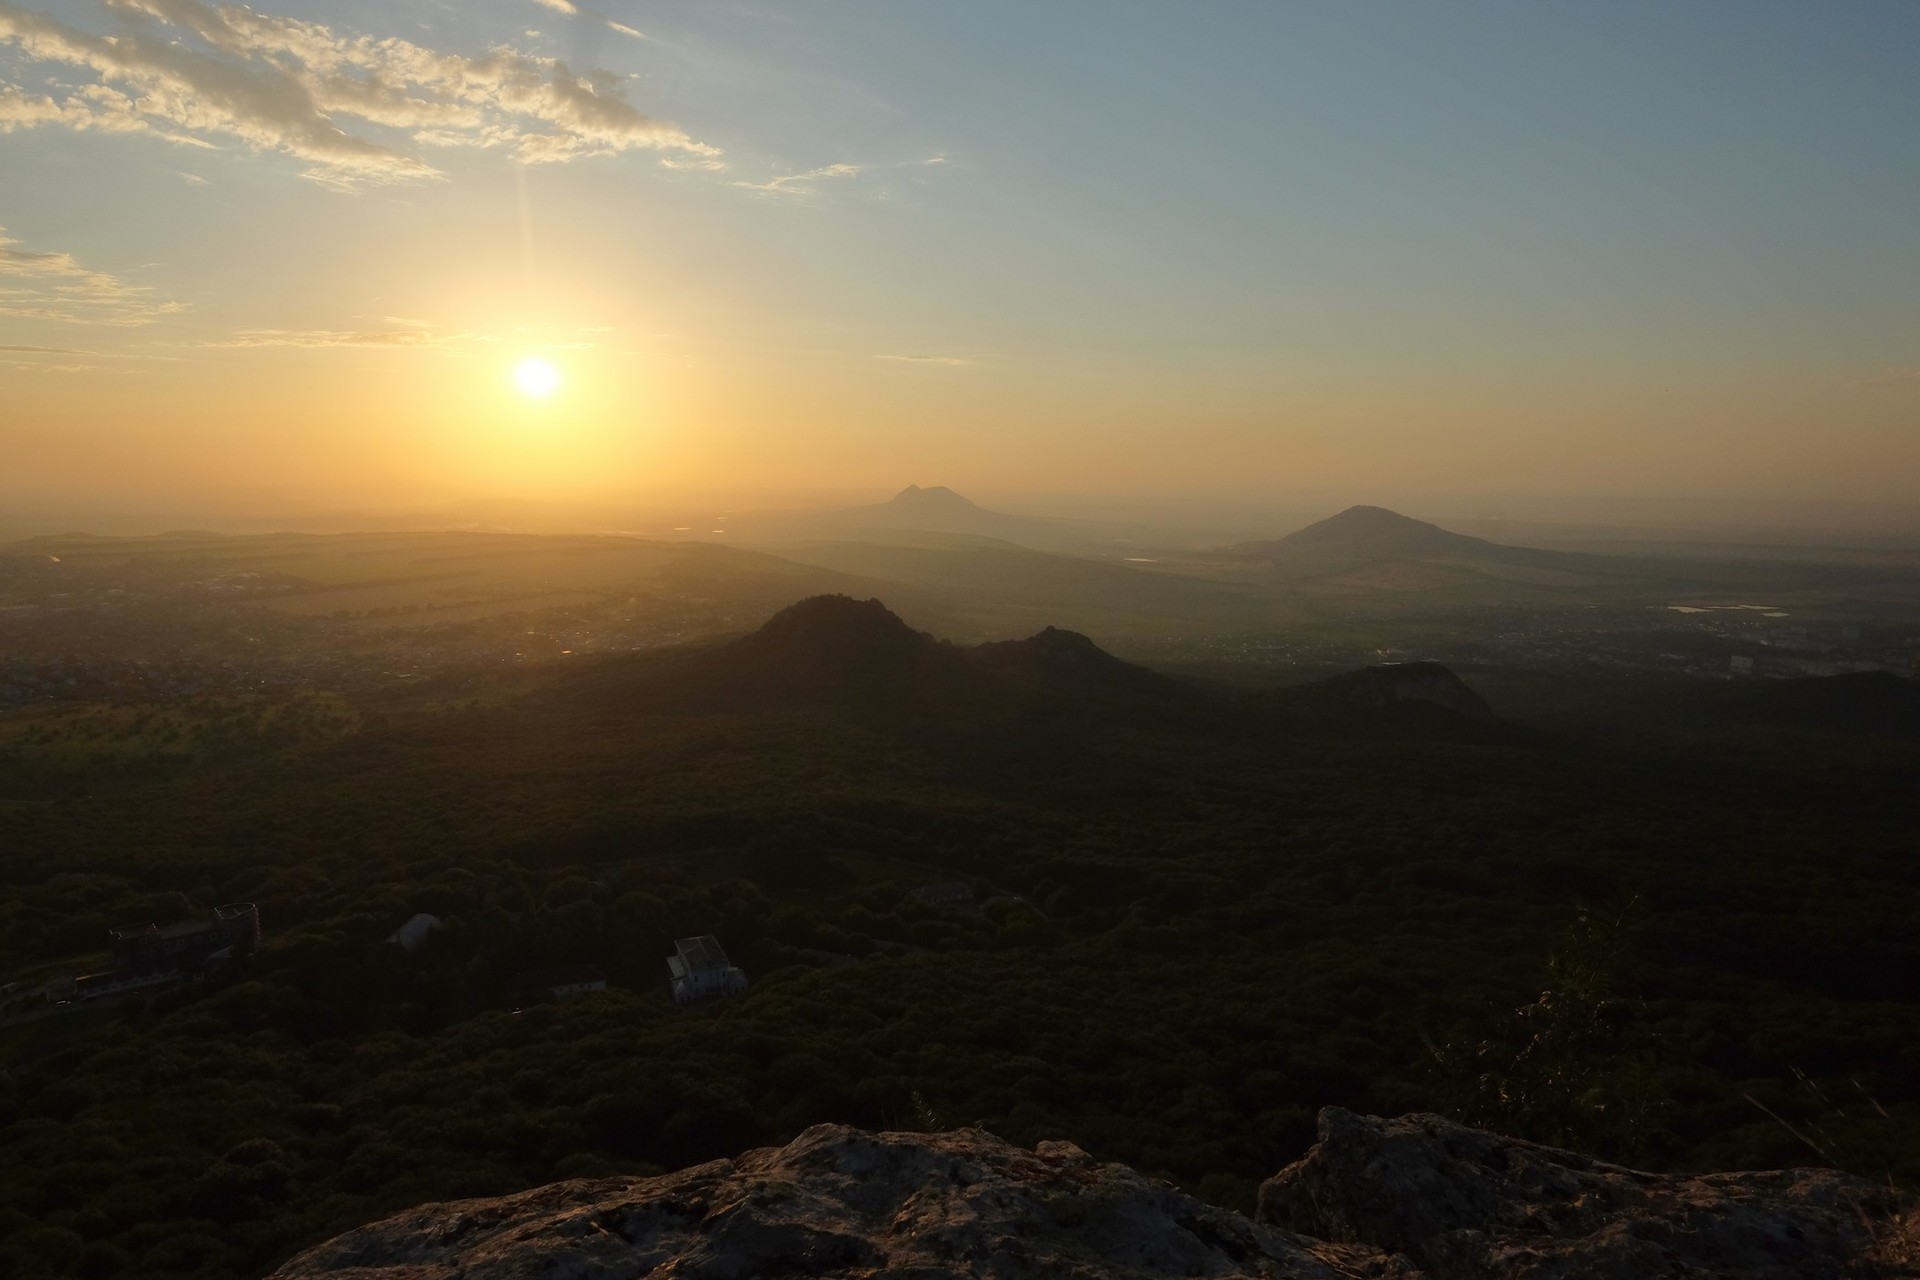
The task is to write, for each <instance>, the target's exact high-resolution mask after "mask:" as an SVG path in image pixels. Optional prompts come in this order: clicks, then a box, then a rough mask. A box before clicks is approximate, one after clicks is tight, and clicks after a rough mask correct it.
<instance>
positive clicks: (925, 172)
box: [0, 0, 1920, 509]
mask: <svg viewBox="0 0 1920 1280" xmlns="http://www.w3.org/2000/svg"><path fill="white" fill-rule="evenodd" d="M595 2H596V4H598V5H599V6H600V7H597V8H592V7H588V6H587V5H586V4H584V3H575V2H574V0H459V2H458V3H456V2H454V0H380V2H379V3H374V2H372V0H268V2H267V3H266V4H264V5H263V7H261V8H258V9H252V8H247V7H244V6H240V5H218V4H210V3H203V2H202V0H0V501H3V500H8V497H9V495H10V497H11V500H14V501H23V500H29V499H30V500H33V501H39V502H48V501H55V500H58V499H61V498H72V499H74V500H75V501H80V500H89V501H93V502H95V503H101V502H106V503H114V502H125V503H130V504H133V503H139V502H143V501H151V500H154V499H156V498H157V497H162V496H165V497H170V498H171V499H173V500H176V501H179V502H186V503H192V502H202V503H205V504H209V505H210V506H212V505H217V504H219V503H221V502H232V501H242V500H244V501H247V502H251V503H254V504H256V505H258V504H263V503H264V504H268V505H271V504H275V503H284V504H287V505H288V506H289V507H290V508H291V507H293V506H301V505H305V506H308V507H312V506H325V505H328V504H332V505H352V506H357V507H363V508H367V509H402V508H407V507H410V506H419V505H423V504H431V503H436V502H443V501H451V500H461V499H468V498H475V497H499V498H503V499H515V500H530V501H531V500H538V501H568V500H574V499H581V500H585V499H587V498H589V497H591V498H594V499H602V498H607V497H612V496H618V495H622V494H660V493H669V492H674V491H689V492H691V491H698V492H701V493H712V494H731V495H736V496H738V497H739V498H741V499H747V498H750V497H752V496H754V495H762V496H766V495H801V494H810V493H812V494H826V493H832V494H839V495H849V496H853V495H864V496H866V497H867V498H868V499H869V500H872V499H874V498H879V497H884V496H886V494H888V493H890V492H892V491H893V490H895V489H897V488H899V487H901V486H902V485H904V484H906V483H909V482H917V483H921V484H947V485H951V486H953V487H955V488H958V489H960V490H962V491H963V492H968V493H975V494H978V493H985V494H989V495H994V494H1018V493H1022V492H1034V493H1042V492H1044V493H1051V494H1093V495H1099V494H1111V495H1136V496H1137V495H1150V494H1166V495H1173V496H1183V497H1195V496H1203V495H1239V496H1246V495H1258V494H1261V493H1266V492H1274V493H1278V492H1295V491H1314V492H1325V493H1330V494H1331V493H1338V494H1342V495H1347V496H1348V497H1349V498H1350V500H1351V501H1355V502H1364V501H1371V500H1377V495H1379V494H1381V493H1388V492H1391V493H1396V494H1398V493H1408V492H1413V493H1421V492H1429V493H1434V494H1441V493H1455V494H1459V493H1474V492H1496V491H1497V492H1503V493H1510V494H1518V495H1525V496H1528V497H1530V498H1531V499H1532V500H1535V501H1538V502H1546V503H1551V502H1552V501H1554V500H1556V499H1557V498H1560V497H1566V498H1569V499H1570V498H1573V497H1577V496H1582V495H1589V496H1590V495H1596V494H1598V495H1618V496H1623V497H1635V498H1657V499H1668V500H1689V501H1692V500H1697V501H1700V502H1702V503H1709V502H1725V501H1745V502H1762V503H1764V502H1772V501H1781V502H1786V501H1805V502H1821V503H1828V504H1831V503H1836V502H1838V503H1846V502H1860V503H1879V504H1889V503H1893V504H1898V503H1903V502H1912V501H1913V500H1914V498H1915V495H1920V146H1916V145H1915V143H1914V140H1915V139H1916V138H1920V76H1915V75H1914V74H1913V68H1912V51H1913V50H1914V49H1915V48H1916V47H1920V5H1914V4H1912V3H1907V2H1904V0H1903V2H1900V3H1887V4H1875V3H1866V2H1864V0H1861V2H1855V3H1847V4H1839V5H1807V4H1770V3H1763V2H1761V0H1743V2H1741V3H1725V4H1721V3H1706V2H1698V3H1689V4H1685V5H1655V4H1643V3H1633V4H1627V3H1592V4H1584V5H1538V4H1531V3H1511V4H1477V3H1455V4H1431V3H1384V2H1382V3H1352V4H1279V3H1268V2H1264V0H1263V2H1259V3H1254V2H1247V3H1230V2H1221V3H1209V4H1203V5H1192V4H1172V3H1160V4H1142V3H1122V2H1117V0H1106V2H1103V3H1097V4H1095V3H1087V4H1080V3H1066V2H1056V3H1048V4H1045V5H1035V4H1031V3H1017V4H1000V3H983V2H979V0H970V2H969V3H966V4H953V3H931V2H916V0H896V2H892V3H881V2H880V0H872V2H870V3H841V2H836V0H816V2H812V3H808V4H805V5H761V4H749V3H733V2H730V0H703V2H702V3H699V4H677V5H661V4H651V3H640V2H638V0H595ZM530 359H538V360H545V361H547V362H548V363H549V365H550V366H551V369H552V371H553V372H554V374H556V375H557V377H558V379H559V386H558V388H557V389H556V390H554V391H553V393H552V394H550V395H547V396H544V397H538V396H532V395H528V394H526V393H525V392H523V391H522V390H521V389H520V388H519V386H518V385H517V384H516V380H515V372H516V370H517V369H519V368H520V367H521V366H522V365H523V363H524V362H525V361H528V360H530Z"/></svg>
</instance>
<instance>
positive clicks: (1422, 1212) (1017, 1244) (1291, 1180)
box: [269, 1107, 1915, 1280]
mask: <svg viewBox="0 0 1920 1280" xmlns="http://www.w3.org/2000/svg"><path fill="white" fill-rule="evenodd" d="M1910 1200H1911V1197H1909V1196H1905V1195H1902V1194H1900V1193H1898V1192H1896V1191H1894V1190H1892V1189H1891V1188H1888V1187H1885V1186H1881V1185H1879V1184H1877V1183H1874V1182H1872V1181H1869V1180H1867V1179H1865V1178H1858V1177H1854V1176H1852V1175H1850V1174H1845V1173H1837V1172H1834V1171H1833V1170H1830V1169H1790V1170H1781V1171H1772V1172H1764V1173H1714V1174H1701V1175H1692V1176H1689V1175H1662V1174H1653V1173H1641V1172H1639V1171H1636V1170H1633V1169H1627V1168H1622V1167H1621V1166H1619V1165H1611V1164H1604V1163H1602V1162H1600V1161H1598V1160H1593V1159H1590V1158H1588V1157H1586V1156H1581V1155H1576V1154H1575V1153H1573V1152H1570V1151H1561V1150H1557V1149H1555V1148H1552V1147H1544V1146H1539V1145H1537V1144H1535V1143H1531V1142H1522V1141H1519V1140H1517V1139H1513V1138H1503V1137H1501V1136H1499V1135H1497V1134H1492V1133H1487V1132H1485V1131H1483V1130H1479V1129H1470V1128H1467V1127H1466V1126H1465V1125H1460V1124H1455V1123H1453V1122H1452V1121H1449V1120H1445V1119H1442V1118H1441V1117H1440V1116H1436V1115H1410V1116H1402V1117H1400V1118H1399V1119H1397V1120H1382V1119H1378V1118H1375V1117H1371V1116H1359V1115H1355V1114H1353V1113H1352V1112H1349V1111H1345V1110H1342V1109H1340V1108H1338V1107H1328V1108H1326V1109H1324V1110H1323V1111H1322V1112H1321V1113H1320V1123H1319V1141H1318V1142H1317V1143H1316V1144H1315V1145H1314V1146H1313V1148H1312V1149H1311V1150H1309V1151H1308V1152H1307V1154H1306V1155H1305V1156H1304V1157H1303V1158H1302V1159H1300V1160H1297V1161H1295V1162H1294V1163H1293V1164H1291V1165H1289V1166H1287V1167H1286V1168H1285V1169H1282V1170H1281V1171H1280V1172H1279V1173H1278V1174H1276V1175H1274V1177H1272V1178H1270V1179H1268V1180H1267V1182H1266V1183H1265V1184H1264V1185H1263V1186H1262V1187H1261V1189H1260V1203H1259V1211H1258V1213H1257V1215H1256V1216H1255V1218H1253V1219H1252V1220H1249V1219H1247V1218H1244V1217H1242V1216H1240V1215H1239V1214H1237V1213H1234V1212H1232V1211H1230V1210H1227V1209H1221V1208H1218V1207H1216V1206H1214V1205H1210V1204H1207V1203H1205V1202H1204V1201H1201V1200H1198V1199H1195V1198H1194V1197H1192V1196H1189V1195H1186V1194H1184V1193H1182V1192H1181V1191H1179V1190H1177V1189H1176V1188H1175V1187H1174V1186H1172V1185H1171V1184H1170V1183H1167V1182H1164V1181H1162V1180H1160V1179H1158V1178H1149V1177H1144V1176H1142V1175H1141V1174H1139V1173H1136V1172H1135V1171H1134V1170H1132V1169H1130V1168H1128V1167H1127V1166H1125V1165H1123V1164H1105V1163H1102V1162H1100V1161H1098V1160H1096V1159H1095V1158H1094V1157H1092V1156H1090V1155H1088V1154H1087V1153H1086V1152H1085V1151H1082V1150H1081V1149H1080V1148H1079V1147H1077V1146H1075V1145H1074V1144H1073V1143H1071V1142H1041V1143H1039V1144H1038V1145H1037V1146H1035V1147H1034V1149H1033V1150H1031V1151H1028V1150H1026V1149H1025V1148H1022V1147H1018V1146H1014V1145H1013V1144H1011V1143H1008V1142H1005V1141H1002V1140H1001V1139H999V1138H997V1137H995V1136H994V1135H992V1134H991V1133H988V1132H986V1131H985V1130H983V1129H960V1130H957V1131H954V1132H951V1133H870V1132H866V1131H863V1130H860V1129H855V1128H851V1127H849V1126H847V1125H838V1124H820V1125H815V1126H813V1127H812V1128H810V1129H808V1130H806V1131H805V1132H804V1133H802V1134H801V1135H800V1136H799V1137H797V1138H795V1139H794V1140H793V1141H792V1142H790V1143H788V1144H787V1145H786V1146H784V1147H763V1148H760V1149H759V1150H755V1151H748V1152H745V1153H743V1154H741V1155H740V1156H738V1157H737V1158H735V1159H732V1160H714V1161H710V1162H708V1163H705V1164H699V1165H695V1166H693V1167H692V1168H688V1169H683V1170H681V1171H679V1172H677V1173H669V1174H663V1175H660V1176H658V1177H613V1178H598V1179H578V1180H575V1181H572V1182H560V1183H554V1184H552V1185H550V1186H546V1187H540V1188H537V1189H535V1190H532V1191H523V1192H520V1193H518V1194H515V1195H508V1196H501V1197H498V1198H496V1199H491V1200H466V1201H460V1202H456V1203H453V1204H428V1205H422V1206H421V1207H419V1208H417V1209H413V1210H409V1211H408V1212H406V1213H402V1214H400V1215H398V1216H396V1217H393V1218H389V1219H387V1220H386V1221H384V1222H377V1223H374V1224H372V1225H370V1226H366V1227H362V1228H360V1229H359V1230H357V1231H350V1232H348V1233H347V1234H345V1235H343V1236H340V1237H338V1238H336V1239H334V1240H330V1241H328V1242H326V1243H324V1244H320V1245H316V1246H314V1247H313V1248H311V1249H308V1250H307V1251H306V1252H304V1253H302V1254H300V1255H299V1256H298V1257H296V1258H294V1259H292V1260H291V1261H289V1262H288V1263H287V1264H286V1265H285V1266H283V1267H281V1268H280V1269H279V1270H278V1271H275V1272H274V1273H273V1275H272V1276H271V1277H270V1278H269V1280H367V1278H370V1277H373V1276H376V1275H380V1276H389V1275H390V1276H396V1277H397V1276H402V1275H404V1276H407V1277H412V1278H414V1280H454V1278H455V1277H460V1276H478V1275H483V1274H484V1275H487V1276H494V1277H500V1278H501V1280H518V1278H520V1277H527V1278H529V1280H530V1278H531V1277H534V1276H547V1277H556V1276H579V1277H585V1276H613V1275H622V1276H628V1275H632V1276H638V1275H675V1276H715V1277H719V1276H729V1277H732V1276H739V1277H745V1276H775V1275H779V1276H791V1277H795V1278H796V1280H798V1278H800V1277H816V1278H817V1280H855V1277H874V1276H883V1275H884V1276H901V1277H904V1276H916V1277H922V1278H923V1280H947V1278H949V1277H950V1278H952V1280H961V1278H962V1277H971V1276H982V1275H991V1276H997V1277H1002V1278H1003V1280H1042V1278H1051V1277H1059V1276H1082V1277H1094V1276H1115V1277H1118V1276H1128V1277H1136V1278H1137V1280H1162V1278H1165V1280H1172V1278H1173V1277H1176V1276H1221V1277H1253V1276H1261V1277H1266V1278H1267V1280H1361V1278H1362V1277H1371V1278H1372V1280H1548V1277H1557V1276H1583V1277H1588V1280H1630V1278H1631V1280H1638V1278H1639V1277H1643V1276H1655V1275H1659V1276H1675V1277H1692V1278H1698V1280H1704V1278H1705V1277H1742V1278H1746V1280H1761V1278H1762V1277H1773V1276H1798V1277H1807V1278H1808V1280H1841V1277H1858V1278H1859V1280H1867V1278H1868V1277H1872V1276H1886V1277H1892V1276H1894V1275H1898V1274H1906V1275H1911V1274H1913V1273H1912V1272H1911V1271H1909V1270H1906V1267H1908V1266H1910V1265H1911V1264H1912V1263H1913V1262H1914V1260H1915V1247H1914V1240H1913V1236H1912V1233H1911V1230H1910V1228H1907V1227H1906V1226H1905V1221H1903V1211H1906V1212H1911V1210H1912V1205H1911V1203H1910ZM1909 1221H1910V1220H1909Z"/></svg>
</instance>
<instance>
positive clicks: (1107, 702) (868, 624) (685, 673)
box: [554, 595, 1492, 731]
mask: <svg viewBox="0 0 1920 1280" xmlns="http://www.w3.org/2000/svg"><path fill="white" fill-rule="evenodd" d="M554 696H556V697H559V698H561V699H563V700H572V701H574V702H576V703H578V704H580V705H582V706H591V707H596V708H606V709H614V708H617V709H621V710H624V711H628V712H635V713H637V712H642V711H666V710H676V709H677V710H682V711H685V710H692V709H698V708H705V709H709V710H716V709H721V708H733V709H756V708H757V709H766V708H771V707H785V706H793V705H797V704H824V705H832V706H839V707H842V708H845V709H855V708H858V709H862V710H866V711H870V712H874V711H878V712H898V713H908V714H915V715H920V716H923V717H934V718H940V719H951V720H955V721H961V722H964V721H968V720H978V719H981V718H1004V717H1009V716H1013V717H1018V716H1027V715H1034V714H1042V713H1044V714H1050V715H1055V716H1068V717H1076V716H1077V717H1083V718H1084V717H1093V718H1099V719H1102V720H1107V721H1112V720H1120V721H1140V722H1143V723H1146V722H1153V721H1158V720H1162V719H1164V718H1166V717H1168V716H1174V717H1177V718H1179V719H1181V720H1183V721H1185V722H1187V723H1188V724H1189V725H1191V726H1193V727H1195V728H1207V727H1211V728H1214V729H1218V730H1221V731H1241V730H1245V729H1248V728H1251V727H1257V726H1258V725H1259V724H1262V723H1267V724H1283V723H1288V722H1290V721H1293V720H1296V719H1300V718H1302V717H1305V718H1308V719H1310V720H1312V721H1313V722H1314V723H1315V724H1318V725H1322V726H1324V725H1326V724H1328V723H1329V722H1337V723H1339V724H1342V725H1345V726H1348V727H1364V726H1367V725H1373V724H1376V723H1379V722H1381V721H1382V716H1383V713H1386V714H1387V717H1388V718H1389V719H1392V718H1393V717H1395V716H1398V717H1400V718H1402V719H1404V718H1405V716H1406V715H1407V710H1408V708H1409V707H1412V706H1414V705H1416V704H1417V705H1418V706H1419V707H1420V708H1421V709H1422V710H1423V711H1424V712H1426V713H1427V714H1428V715H1429V716H1431V717H1433V718H1434V719H1435V720H1438V721H1445V720H1449V719H1453V718H1456V717H1457V718H1460V719H1466V720H1489V719H1491V718H1492V717H1491V713H1490V712H1489V711H1488V710H1487V707H1486V704H1485V703H1484V702H1482V701H1481V700H1480V699H1479V697H1478V696H1477V695H1475V694H1474V693H1473V692H1472V691H1471V690H1469V689H1467V688H1466V686H1465V685H1463V684H1461V683H1460V681H1459V679H1458V678H1457V677H1455V676H1454V675H1453V673H1452V672H1450V671H1448V670H1447V669H1446V668H1445V667H1442V666H1440V665H1439V664H1437V663H1412V664H1403V665H1401V666H1396V667H1375V668H1369V669H1368V670H1366V671H1362V672H1355V673H1352V674H1350V675H1346V676H1339V677H1334V678H1332V679H1329V680H1325V681H1320V682H1315V683H1310V684H1308V685H1305V686H1301V687H1299V688H1297V689H1294V690H1289V691H1287V692H1286V693H1284V694H1277V695H1267V696H1254V697H1248V696H1245V695H1242V694H1239V693H1236V692H1232V691H1229V690H1227V689H1224V688H1216V687H1212V686H1208V685H1204V684H1198V683H1193V682H1188V681H1181V680H1176V679H1174V678H1172V677H1169V676H1166V675H1162V674H1160V673H1159V672H1156V671H1152V670H1150V669H1148V668H1146V667H1142V666H1138V665H1136V664H1134V663H1130V662H1125V661H1122V660H1121V659H1119V658H1116V657H1114V656H1113V655H1112V654H1110V653H1108V652H1106V651H1105V650H1104V649H1102V648H1100V646H1099V645H1097V644H1095V643H1094V642H1093V641H1092V640H1091V639H1089V638H1088V637H1086V636H1084V635H1081V634H1079V633H1078V632H1073V631H1064V630H1061V629H1060V628H1058V627H1047V628H1046V629H1044V630H1042V631H1040V632H1038V633H1036V634H1034V635H1032V636H1029V637H1027V638H1026V639H1023V640H1008V641H997V642H993V643H988V644H981V645H976V646H972V647H967V646H961V645H954V644H950V643H947V642H945V641H941V640H936V639H935V638H934V637H932V636H930V635H927V634H926V633H925V632H920V631H915V630H914V629H913V628H912V627H910V626H908V625H907V623H906V622H904V621H902V620H901V619H900V618H899V617H898V616H897V615H896V614H894V613H892V612H891V611H890V610H888V609H887V607H886V605H885V604H883V603H882V602H881V601H879V600H877V599H873V600H855V599H853V598H851V597H849V596H840V595H825V596H814V597H810V598H808V599H805V600H802V601H799V602H798V603H796V604H793V605H791V606H789V607H787V608H785V609H783V610H781V611H780V612H779V613H777V614H775V615H774V616H773V617H772V618H771V619H769V620H768V621H767V622H766V623H765V624H764V625H762V626H761V627H760V628H759V629H758V630H756V631H753V632H751V633H749V634H747V635H744V636H740V637H738V638H735V639H732V640H728V641H723V642H720V643H716V644H711V645H699V646H688V647H685V648H681V649H677V650H671V651H667V652H660V653H650V654H639V655H625V656H620V657H615V658H603V659H600V660H597V661H593V662H589V663H583V664H581V665H580V669H579V670H577V671H575V672H574V673H572V674H571V675H569V676H568V677H567V678H565V679H564V680H562V681H560V682H559V683H558V684H557V685H556V686H555V695H554Z"/></svg>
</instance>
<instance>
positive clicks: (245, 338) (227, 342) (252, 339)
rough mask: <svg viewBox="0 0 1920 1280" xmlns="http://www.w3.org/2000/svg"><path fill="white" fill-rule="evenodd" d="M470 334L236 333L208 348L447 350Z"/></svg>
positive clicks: (415, 330)
mask: <svg viewBox="0 0 1920 1280" xmlns="http://www.w3.org/2000/svg"><path fill="white" fill-rule="evenodd" d="M472 339H473V335H472V334H470V333H443V332H440V331H439V330H436V329H433V328H431V327H429V326H426V325H418V324H402V325H400V326H398V327H395V328H389V329H238V330H235V331H234V332H233V333H231V334H229V335H227V336H226V337H225V338H221V339H218V340H215V341H211V342H207V343H204V344H203V345H205V346H209V347H409V348H417V347H450V346H457V345H459V344H461V343H465V342H468V341H471V340H472Z"/></svg>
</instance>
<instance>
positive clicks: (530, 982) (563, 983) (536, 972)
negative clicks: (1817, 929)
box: [513, 964, 607, 1004]
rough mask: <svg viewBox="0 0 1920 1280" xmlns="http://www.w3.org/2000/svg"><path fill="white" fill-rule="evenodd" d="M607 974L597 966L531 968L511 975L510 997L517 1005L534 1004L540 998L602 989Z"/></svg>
mask: <svg viewBox="0 0 1920 1280" xmlns="http://www.w3.org/2000/svg"><path fill="white" fill-rule="evenodd" d="M606 989H607V975H606V974H604V973H602V972H601V971H600V968H599V966H598V965H591V964H569V965H562V966H560V967H559V968H557V969H532V970H529V971H528V972H526V973H518V974H515V975H514V978H513V995H514V1000H515V1001H516V1002H517V1003H519V1004H538V1003H539V1002H540V1001H542V1000H565V999H566V998H567V997H568V996H577V995H581V994H583V993H585V992H588V991H605V990H606Z"/></svg>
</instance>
